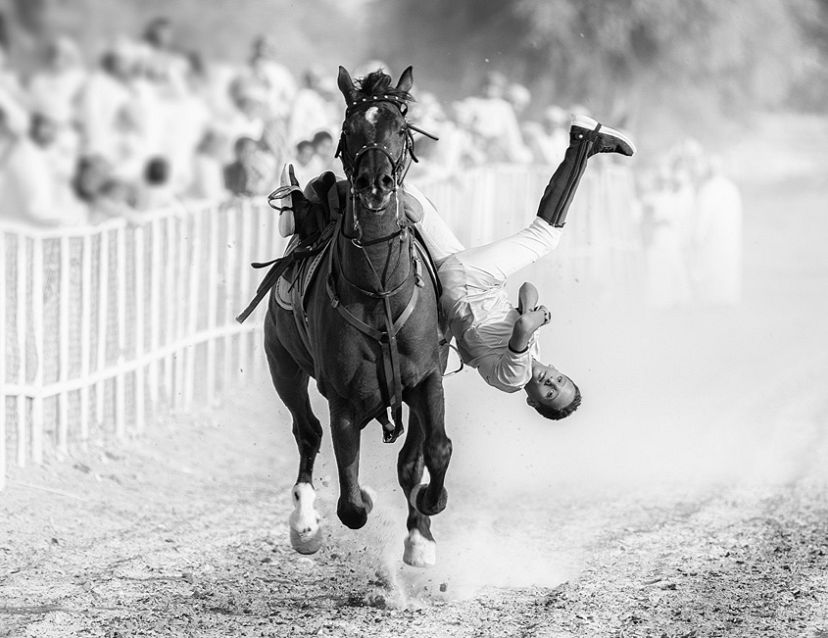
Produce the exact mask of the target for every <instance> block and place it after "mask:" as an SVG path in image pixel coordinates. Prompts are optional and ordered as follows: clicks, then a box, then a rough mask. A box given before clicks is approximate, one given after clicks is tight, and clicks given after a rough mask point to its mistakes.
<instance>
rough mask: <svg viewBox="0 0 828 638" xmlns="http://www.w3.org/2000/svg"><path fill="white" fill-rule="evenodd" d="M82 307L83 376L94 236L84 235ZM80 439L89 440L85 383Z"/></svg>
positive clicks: (83, 373) (86, 373)
mask: <svg viewBox="0 0 828 638" xmlns="http://www.w3.org/2000/svg"><path fill="white" fill-rule="evenodd" d="M81 250H82V251H83V252H82V254H81V308H80V313H81V315H80V331H81V333H80V356H81V364H80V374H81V377H82V378H87V377H88V376H89V364H90V361H89V359H90V357H91V356H92V344H91V339H90V334H91V332H92V317H91V314H92V299H91V294H90V293H91V291H92V236H91V235H88V234H87V235H84V236H83V247H82V249H81ZM80 440H81V445H82V446H83V447H85V446H86V444H87V442H88V440H89V386H88V385H86V384H84V385H82V386H81V388H80Z"/></svg>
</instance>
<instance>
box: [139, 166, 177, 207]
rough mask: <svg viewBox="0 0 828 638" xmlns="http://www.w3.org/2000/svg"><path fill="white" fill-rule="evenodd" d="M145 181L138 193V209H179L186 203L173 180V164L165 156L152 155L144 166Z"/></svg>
mask: <svg viewBox="0 0 828 638" xmlns="http://www.w3.org/2000/svg"><path fill="white" fill-rule="evenodd" d="M143 178H144V179H143V183H142V184H141V189H140V191H139V193H138V197H139V199H138V209H139V210H143V211H149V212H152V211H156V210H161V209H165V210H170V209H177V210H179V211H182V212H183V211H184V205H183V203H182V201H181V199H180V198H179V197H178V195H177V194H176V191H175V188H174V186H173V180H172V165H171V163H170V162H169V161H168V160H167V159H166V158H164V157H151V158H150V159H149V161H148V162H147V164H146V166H145V167H144V175H143Z"/></svg>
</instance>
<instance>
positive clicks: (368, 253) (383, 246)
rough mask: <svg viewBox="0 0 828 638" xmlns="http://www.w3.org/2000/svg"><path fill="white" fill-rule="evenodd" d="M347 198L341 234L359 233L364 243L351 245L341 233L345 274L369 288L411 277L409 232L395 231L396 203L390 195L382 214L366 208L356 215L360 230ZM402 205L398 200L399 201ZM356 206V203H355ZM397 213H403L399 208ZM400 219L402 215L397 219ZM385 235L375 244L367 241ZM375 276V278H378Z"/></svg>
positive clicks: (386, 286) (392, 285) (389, 286)
mask: <svg viewBox="0 0 828 638" xmlns="http://www.w3.org/2000/svg"><path fill="white" fill-rule="evenodd" d="M353 205H354V203H353V202H349V204H348V210H347V214H346V216H345V236H346V237H356V236H358V235H359V236H360V237H361V241H362V242H365V243H367V244H368V245H363V246H360V247H357V246H355V245H354V244H353V243H352V242H351V241H350V240H348V239H346V238H345V237H341V238H340V241H341V242H342V251H341V254H342V267H343V270H344V271H345V272H346V273H348V278H349V279H351V281H353V282H354V283H358V284H359V285H360V286H362V287H364V288H366V289H368V290H373V291H379V289H380V287H381V288H382V289H384V290H391V289H393V288H395V287H396V286H399V285H400V284H402V283H403V282H404V281H405V280H406V279H408V278H412V276H413V268H412V267H411V263H410V248H411V245H410V241H411V239H410V235H409V233H408V232H406V231H404V232H402V233H397V231H399V229H400V227H399V224H398V222H397V217H396V215H397V209H396V206H397V203H396V201H395V198H393V197H392V199H391V201H390V202H389V205H388V210H387V211H386V212H385V213H383V214H382V215H376V214H374V213H371V212H370V211H365V213H366V214H363V215H360V212H361V211H360V210H359V209H357V211H356V212H357V216H358V218H359V226H360V231H357V230H356V228H354V224H353V220H354V215H353V212H352V208H351V206H353ZM400 205H401V206H402V202H400ZM356 206H359V204H358V203H357V204H356ZM400 215H401V216H402V215H403V212H402V208H400ZM400 221H401V222H403V223H404V218H403V219H401V220H400ZM382 237H389V239H388V240H386V241H380V242H378V243H376V244H372V243H370V242H371V240H373V239H378V238H382ZM378 278H379V279H378Z"/></svg>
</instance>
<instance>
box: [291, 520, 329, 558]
mask: <svg viewBox="0 0 828 638" xmlns="http://www.w3.org/2000/svg"><path fill="white" fill-rule="evenodd" d="M290 545H291V547H293V549H295V550H296V551H297V552H299V553H300V554H315V553H316V552H318V551H319V549H320V548H321V547H322V528H321V527H319V525H317V526H316V529H314V530H311V531H307V532H299V531H298V530H295V529H293V527H291V528H290Z"/></svg>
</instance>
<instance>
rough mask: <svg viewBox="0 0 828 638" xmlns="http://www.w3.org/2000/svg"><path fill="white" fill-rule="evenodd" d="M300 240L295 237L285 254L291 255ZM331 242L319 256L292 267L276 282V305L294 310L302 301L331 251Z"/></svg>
mask: <svg viewBox="0 0 828 638" xmlns="http://www.w3.org/2000/svg"><path fill="white" fill-rule="evenodd" d="M298 243H299V242H298V238H297V237H294V238H293V239H291V241H290V243H289V244H288V247H287V250H285V254H286V255H287V254H289V253H291V252H292V251H293V250H294V249H295V248H296V245H297V244H298ZM330 245H331V242H330V241H329V242H328V243H327V245H326V246H325V248H324V249H323V250H322V251H320V252H319V253H318V254H316V255H313V257H310V258H308V259H304V260H302V261H301V262H299V263H297V264H294V265H292V266H291V267H290V268H288V269H287V270H286V271H285V273H284V274H283V275H282V276H281V277H279V281H277V282H276V303H278V304H279V305H280V306H281V307H282V308H284V309H285V310H293V308H294V303H295V302H296V301H297V300H298V301H302V300H304V298H305V294H307V291H308V288H310V285H311V282H312V281H313V277H314V275H315V274H316V272H317V270H319V264H320V263H322V259H323V258H324V257H325V255H326V254H327V252H328V250H329V249H330Z"/></svg>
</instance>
